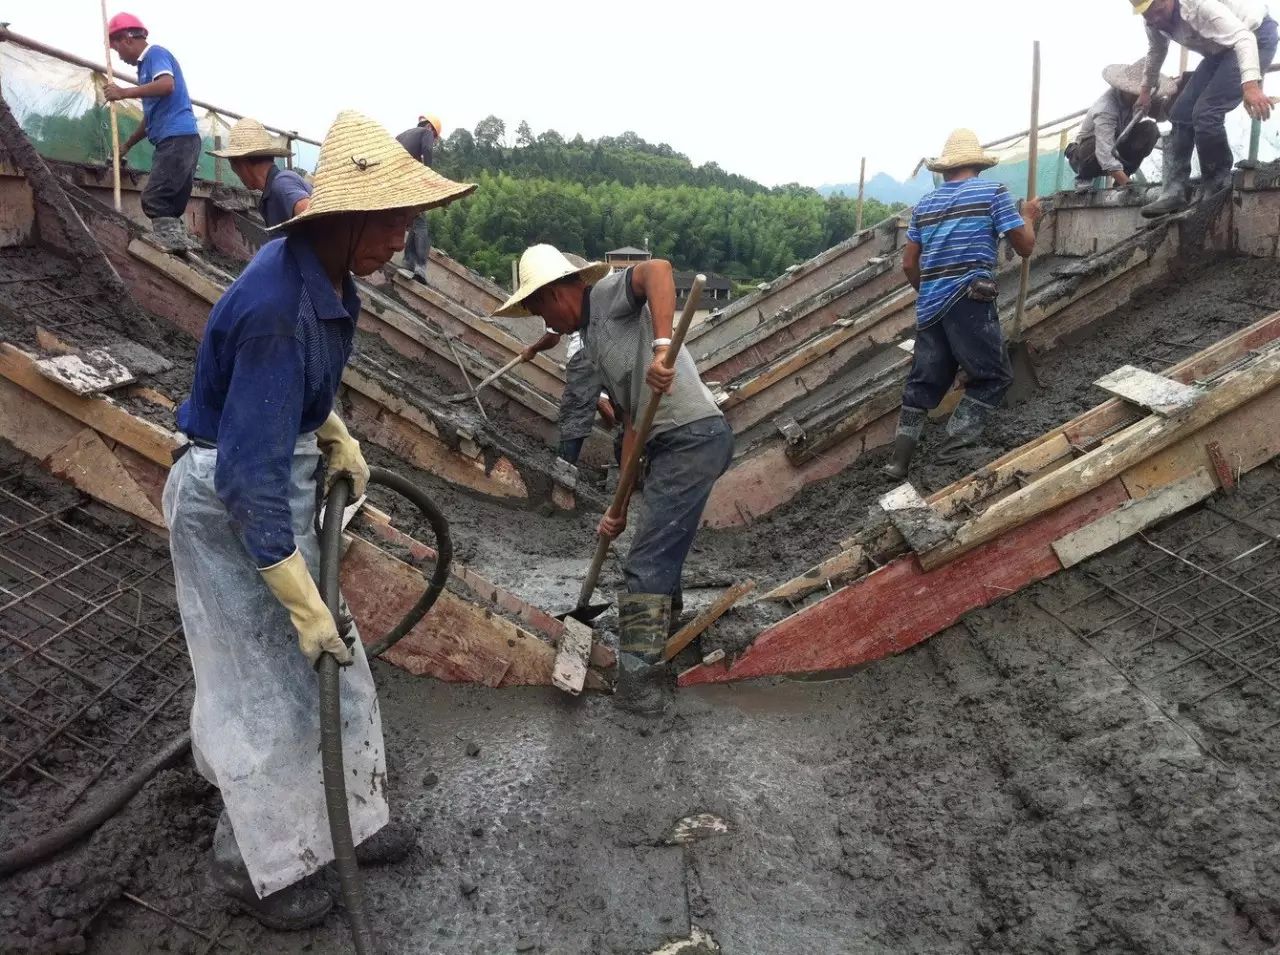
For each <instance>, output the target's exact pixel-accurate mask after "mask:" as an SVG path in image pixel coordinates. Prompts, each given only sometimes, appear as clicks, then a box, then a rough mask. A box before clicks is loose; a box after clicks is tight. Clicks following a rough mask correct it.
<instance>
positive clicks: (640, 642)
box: [614, 593, 671, 716]
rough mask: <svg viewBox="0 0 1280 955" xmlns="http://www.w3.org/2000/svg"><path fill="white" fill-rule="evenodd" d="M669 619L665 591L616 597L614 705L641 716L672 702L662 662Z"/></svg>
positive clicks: (668, 599) (653, 713) (656, 713)
mask: <svg viewBox="0 0 1280 955" xmlns="http://www.w3.org/2000/svg"><path fill="white" fill-rule="evenodd" d="M670 623H671V597H670V596H669V595H667V594H631V593H624V594H622V595H621V596H620V597H619V598H618V630H619V635H618V650H619V651H620V652H619V653H618V686H617V691H616V693H615V696H614V700H615V702H616V703H617V705H618V706H619V707H620V708H621V709H624V710H627V711H628V712H630V713H636V714H639V715H641V716H661V715H662V714H663V713H665V712H666V711H667V709H668V708H669V707H670V706H671V699H670V692H669V690H670V687H669V680H668V678H667V676H668V675H667V668H666V666H665V665H664V664H663V663H662V662H661V661H662V651H663V649H664V648H665V647H666V644H667V637H668V636H669V630H670Z"/></svg>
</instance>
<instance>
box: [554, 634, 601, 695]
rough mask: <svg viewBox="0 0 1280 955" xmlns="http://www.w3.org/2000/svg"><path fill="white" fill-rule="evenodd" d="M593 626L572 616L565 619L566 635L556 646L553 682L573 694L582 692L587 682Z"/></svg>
mask: <svg viewBox="0 0 1280 955" xmlns="http://www.w3.org/2000/svg"><path fill="white" fill-rule="evenodd" d="M591 643H592V640H591V628H590V627H588V626H587V625H586V624H584V623H579V622H578V621H577V620H574V619H573V618H572V617H568V618H566V619H565V621H564V635H563V636H562V637H561V638H560V644H559V646H557V647H556V660H555V665H554V666H553V668H552V670H551V682H552V684H553V685H554V686H555V687H556V688H557V689H560V690H564V691H565V692H566V693H569V694H571V695H572V696H577V695H578V694H579V693H581V692H582V687H583V686H584V685H585V683H586V682H587V658H588V657H589V656H590V655H591Z"/></svg>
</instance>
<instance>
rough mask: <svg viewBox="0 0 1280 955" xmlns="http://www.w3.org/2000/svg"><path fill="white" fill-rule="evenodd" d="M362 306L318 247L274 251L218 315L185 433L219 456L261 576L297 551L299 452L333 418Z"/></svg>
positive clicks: (288, 242) (303, 244) (220, 478)
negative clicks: (294, 513) (301, 440)
mask: <svg viewBox="0 0 1280 955" xmlns="http://www.w3.org/2000/svg"><path fill="white" fill-rule="evenodd" d="M359 315H360V296H359V295H357V294H356V288H355V283H354V282H352V280H351V277H350V276H347V277H346V278H345V279H344V280H343V288H342V297H341V298H339V297H338V294H337V293H336V292H335V291H334V288H333V285H332V283H330V281H329V279H328V277H327V276H326V275H325V273H324V269H323V268H321V266H320V260H319V259H317V258H316V254H315V251H314V250H313V249H312V248H311V245H310V243H308V242H307V241H306V240H305V239H302V238H301V237H298V236H289V237H288V238H284V239H276V240H275V241H274V242H268V243H267V244H266V245H264V246H263V247H262V248H261V249H260V250H259V251H258V254H257V255H255V256H254V257H253V261H252V262H250V263H249V265H248V267H247V268H246V269H245V270H244V272H243V273H242V274H241V275H240V277H239V278H238V279H236V280H235V282H233V283H232V284H231V287H230V288H228V289H227V291H226V292H225V293H224V294H223V296H222V298H220V299H218V301H217V304H215V305H214V306H213V311H212V312H210V313H209V322H208V324H207V325H206V326H205V332H204V338H203V340H202V341H201V342H200V350H199V352H198V354H197V355H196V371H195V378H194V380H193V382H192V385H191V397H189V398H188V399H187V400H186V401H184V402H183V403H182V405H181V407H179V408H178V429H179V430H180V431H182V432H183V433H184V434H186V435H187V436H188V437H191V438H198V439H201V440H204V441H208V442H210V443H216V444H217V446H218V464H217V469H216V470H215V472H214V489H215V490H216V492H217V494H218V498H219V499H220V500H221V501H222V503H223V504H225V505H226V508H227V511H228V512H229V513H230V514H231V517H232V520H233V521H235V523H236V524H237V525H238V526H239V529H240V533H241V535H242V536H243V538H244V542H245V546H246V547H247V548H248V550H249V553H250V554H252V555H253V559H254V560H255V561H256V562H257V565H258V566H259V567H270V566H271V565H272V564H277V563H279V562H280V561H282V560H284V559H285V558H286V557H288V556H289V555H290V554H292V553H293V551H294V547H295V545H294V540H293V527H292V523H291V517H290V511H289V488H290V484H291V478H290V476H291V473H292V467H293V448H294V444H295V443H296V442H297V440H298V437H299V436H300V435H302V434H305V433H307V432H309V431H314V430H315V429H316V428H318V427H320V425H321V424H323V423H324V420H325V418H327V417H329V412H330V411H331V410H332V409H333V399H334V395H336V394H337V391H338V385H339V383H340V382H341V380H342V370H343V368H345V367H346V364H347V359H348V358H350V357H351V345H352V339H353V338H354V337H355V328H356V319H357V318H358V317H359Z"/></svg>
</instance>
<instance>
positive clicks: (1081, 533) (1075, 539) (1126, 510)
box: [1053, 468, 1217, 568]
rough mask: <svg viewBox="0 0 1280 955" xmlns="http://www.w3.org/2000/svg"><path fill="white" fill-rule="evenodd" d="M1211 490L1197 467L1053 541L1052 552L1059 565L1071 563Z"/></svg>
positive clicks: (1209, 480) (1206, 473) (1210, 483)
mask: <svg viewBox="0 0 1280 955" xmlns="http://www.w3.org/2000/svg"><path fill="white" fill-rule="evenodd" d="M1215 490H1217V485H1216V484H1215V483H1214V481H1213V478H1211V477H1210V476H1209V471H1208V469H1207V468H1200V469H1199V470H1198V471H1197V472H1196V473H1195V474H1193V475H1192V476H1191V477H1189V478H1183V479H1182V480H1181V481H1177V482H1175V483H1173V484H1169V485H1166V486H1165V487H1163V488H1161V489H1160V490H1158V491H1156V492H1155V493H1154V494H1151V495H1149V496H1148V497H1144V498H1140V499H1138V500H1136V501H1127V502H1125V503H1124V504H1122V505H1120V507H1119V508H1118V509H1117V510H1115V511H1112V512H1111V513H1110V514H1107V515H1106V516H1105V517H1101V518H1099V519H1098V520H1096V521H1094V522H1093V523H1092V524H1087V525H1085V526H1084V527H1082V528H1080V529H1079V530H1078V531H1073V532H1071V533H1070V534H1068V535H1067V536H1065V537H1062V538H1060V539H1058V540H1056V541H1054V542H1053V550H1054V553H1056V554H1057V555H1058V560H1059V561H1061V562H1062V566H1063V568H1067V567H1074V566H1075V565H1076V564H1078V563H1080V562H1081V561H1083V560H1087V559H1088V558H1090V557H1092V556H1094V555H1095V554H1101V553H1102V552H1103V551H1104V550H1107V549H1109V548H1111V547H1114V546H1115V545H1116V544H1119V543H1120V542H1121V541H1125V540H1128V539H1129V538H1130V537H1132V536H1133V535H1134V534H1137V533H1138V532H1139V531H1143V530H1146V529H1147V528H1148V527H1150V526H1151V525H1152V524H1156V523H1158V522H1159V521H1162V520H1164V519H1165V518H1166V517H1171V516H1172V515H1174V514H1177V513H1179V512H1180V511H1183V510H1186V509H1187V508H1188V507H1190V506H1191V505H1193V504H1198V503H1199V502H1200V501H1203V500H1204V499H1205V498H1206V497H1208V496H1209V495H1210V494H1212V493H1213V492H1214V491H1215Z"/></svg>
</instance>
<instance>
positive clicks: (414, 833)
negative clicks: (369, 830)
mask: <svg viewBox="0 0 1280 955" xmlns="http://www.w3.org/2000/svg"><path fill="white" fill-rule="evenodd" d="M417 844H418V830H417V828H416V827H415V826H413V825H412V824H411V823H407V822H394V821H393V822H389V823H387V824H386V825H385V826H383V827H382V828H381V829H379V830H378V831H377V832H375V833H374V834H373V835H371V836H370V837H369V838H368V839H366V840H365V841H364V842H362V843H360V845H358V846H356V862H358V863H359V864H360V865H394V864H395V863H397V862H399V861H400V860H401V859H403V858H404V857H405V856H407V855H408V854H409V852H410V851H411V850H412V849H413V847H414V846H416V845H417Z"/></svg>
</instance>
